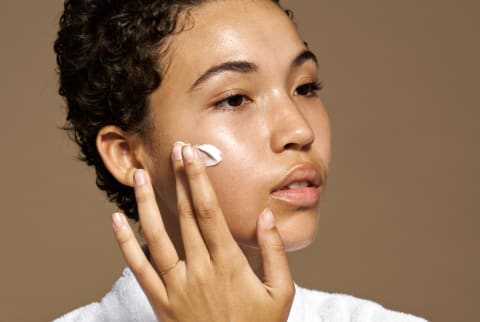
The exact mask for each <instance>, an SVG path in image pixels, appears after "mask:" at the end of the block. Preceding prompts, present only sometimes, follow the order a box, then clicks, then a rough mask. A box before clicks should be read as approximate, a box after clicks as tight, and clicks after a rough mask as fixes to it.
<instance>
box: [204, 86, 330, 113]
mask: <svg viewBox="0 0 480 322" xmlns="http://www.w3.org/2000/svg"><path fill="white" fill-rule="evenodd" d="M305 87H306V88H307V89H308V92H307V93H306V94H303V95H302V94H298V93H297V91H298V90H299V89H300V88H304V89H305ZM322 89H323V84H322V82H311V83H306V84H302V85H300V86H298V87H297V88H296V89H295V92H294V95H295V96H297V95H299V96H305V97H315V96H317V92H318V91H320V90H322ZM232 98H237V99H238V98H241V99H242V101H241V103H240V104H239V105H235V106H231V105H229V104H228V101H229V100H231V99H232ZM250 101H251V99H250V98H248V97H247V96H246V95H243V94H237V93H229V94H227V95H226V96H225V97H223V98H222V99H220V100H218V101H217V102H215V103H214V104H213V106H214V107H215V109H218V110H227V111H228V110H230V111H238V110H240V109H241V108H242V107H243V106H244V105H245V104H246V103H248V102H250ZM225 103H227V105H226V106H225V105H224V104H225ZM230 103H232V102H230Z"/></svg>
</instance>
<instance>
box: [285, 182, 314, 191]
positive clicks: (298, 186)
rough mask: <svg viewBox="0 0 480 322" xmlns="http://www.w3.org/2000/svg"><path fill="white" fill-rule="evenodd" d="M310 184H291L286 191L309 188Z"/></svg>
mask: <svg viewBox="0 0 480 322" xmlns="http://www.w3.org/2000/svg"><path fill="white" fill-rule="evenodd" d="M309 185H310V184H309V183H308V182H307V181H301V182H294V183H291V184H289V185H288V186H287V187H286V188H285V189H298V188H305V187H308V186H309Z"/></svg>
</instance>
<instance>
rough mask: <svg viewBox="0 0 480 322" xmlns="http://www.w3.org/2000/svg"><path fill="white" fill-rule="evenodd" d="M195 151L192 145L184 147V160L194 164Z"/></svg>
mask: <svg viewBox="0 0 480 322" xmlns="http://www.w3.org/2000/svg"><path fill="white" fill-rule="evenodd" d="M193 157H194V156H193V149H192V146H191V145H190V144H187V145H185V146H184V147H183V159H184V160H185V161H186V162H188V163H192V162H193Z"/></svg>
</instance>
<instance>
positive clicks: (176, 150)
mask: <svg viewBox="0 0 480 322" xmlns="http://www.w3.org/2000/svg"><path fill="white" fill-rule="evenodd" d="M184 145H185V143H183V142H175V143H174V145H173V151H172V155H173V160H175V161H180V160H182V146H184Z"/></svg>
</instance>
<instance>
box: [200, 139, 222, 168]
mask: <svg viewBox="0 0 480 322" xmlns="http://www.w3.org/2000/svg"><path fill="white" fill-rule="evenodd" d="M195 147H196V148H197V149H198V151H200V158H201V159H202V160H203V163H204V164H205V166H206V167H213V166H215V165H217V164H219V163H220V162H222V160H223V158H222V152H221V151H220V150H219V149H218V148H217V147H216V146H214V145H211V144H201V145H195Z"/></svg>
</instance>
